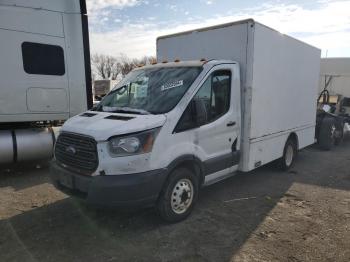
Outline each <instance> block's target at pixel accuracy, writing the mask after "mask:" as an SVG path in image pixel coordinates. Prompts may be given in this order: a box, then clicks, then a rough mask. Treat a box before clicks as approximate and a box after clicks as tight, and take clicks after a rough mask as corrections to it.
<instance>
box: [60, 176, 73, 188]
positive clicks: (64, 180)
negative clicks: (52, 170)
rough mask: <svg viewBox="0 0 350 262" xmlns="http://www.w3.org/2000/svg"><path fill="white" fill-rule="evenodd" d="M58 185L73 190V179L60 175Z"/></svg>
mask: <svg viewBox="0 0 350 262" xmlns="http://www.w3.org/2000/svg"><path fill="white" fill-rule="evenodd" d="M60 183H61V184H62V186H65V187H68V188H70V189H73V177H71V176H68V175H62V176H61V178H60Z"/></svg>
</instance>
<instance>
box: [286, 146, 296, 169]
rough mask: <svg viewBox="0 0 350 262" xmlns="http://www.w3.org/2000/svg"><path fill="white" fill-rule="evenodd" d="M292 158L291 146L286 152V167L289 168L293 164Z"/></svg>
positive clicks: (292, 149) (292, 150)
mask: <svg viewBox="0 0 350 262" xmlns="http://www.w3.org/2000/svg"><path fill="white" fill-rule="evenodd" d="M293 157H294V148H293V146H292V145H288V146H287V150H286V157H285V158H286V165H287V166H290V165H291V164H292V162H293Z"/></svg>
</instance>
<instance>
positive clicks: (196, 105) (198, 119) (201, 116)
mask: <svg viewBox="0 0 350 262" xmlns="http://www.w3.org/2000/svg"><path fill="white" fill-rule="evenodd" d="M192 112H193V117H194V120H195V123H196V125H197V126H201V125H204V124H205V123H207V121H208V112H207V107H206V105H205V101H204V100H203V99H194V100H192Z"/></svg>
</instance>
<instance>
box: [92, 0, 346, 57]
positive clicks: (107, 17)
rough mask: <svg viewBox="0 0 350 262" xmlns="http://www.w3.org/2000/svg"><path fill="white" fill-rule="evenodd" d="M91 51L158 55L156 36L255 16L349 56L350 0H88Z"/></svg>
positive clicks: (332, 52) (325, 51)
mask: <svg viewBox="0 0 350 262" xmlns="http://www.w3.org/2000/svg"><path fill="white" fill-rule="evenodd" d="M87 4H88V12H89V19H90V41H91V49H92V52H93V53H95V52H98V53H104V54H111V55H115V56H118V55H119V54H120V53H124V54H126V55H128V56H129V57H141V56H144V55H155V53H156V51H155V42H156V37H157V36H160V35H165V34H169V33H175V32H181V31H184V30H189V29H195V28H200V27H204V26H212V25H215V24H220V23H225V22H232V21H236V20H241V19H246V18H254V19H255V20H256V21H259V22H261V23H263V24H265V25H267V26H270V27H272V28H275V29H277V30H279V31H280V32H282V33H285V34H289V35H291V36H293V37H296V38H298V39H300V40H302V41H305V42H307V43H309V44H312V45H314V46H316V47H318V48H320V49H322V56H323V57H324V56H326V54H327V56H328V57H336V56H338V57H339V56H347V57H350V1H349V0H345V1H341V0H339V1H337V0H333V1H330V0H319V1H307V0H305V1H299V0H296V1H278V0H272V1H260V0H251V1H244V0H177V1H173V0H87Z"/></svg>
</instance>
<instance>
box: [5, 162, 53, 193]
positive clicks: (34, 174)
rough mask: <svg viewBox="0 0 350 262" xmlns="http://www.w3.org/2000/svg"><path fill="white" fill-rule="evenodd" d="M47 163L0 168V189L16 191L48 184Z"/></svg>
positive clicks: (10, 165)
mask: <svg viewBox="0 0 350 262" xmlns="http://www.w3.org/2000/svg"><path fill="white" fill-rule="evenodd" d="M48 167H49V162H48V161H38V162H36V163H29V162H28V163H19V164H9V165H5V166H0V188H2V187H12V188H14V189H15V190H16V191H17V190H22V189H25V188H29V187H33V186H36V185H40V184H44V183H48V182H50V180H49V177H48V176H47V172H48Z"/></svg>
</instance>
